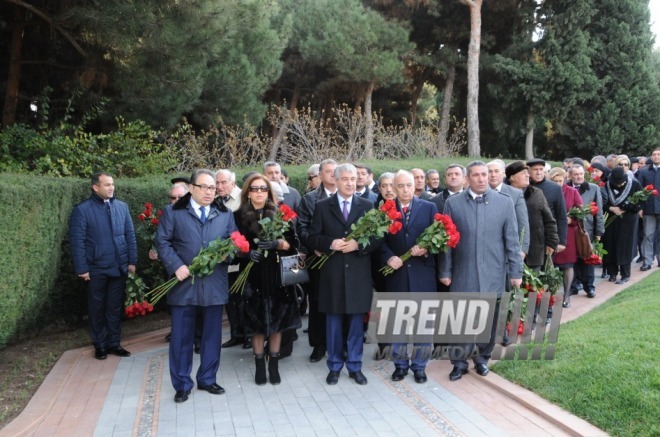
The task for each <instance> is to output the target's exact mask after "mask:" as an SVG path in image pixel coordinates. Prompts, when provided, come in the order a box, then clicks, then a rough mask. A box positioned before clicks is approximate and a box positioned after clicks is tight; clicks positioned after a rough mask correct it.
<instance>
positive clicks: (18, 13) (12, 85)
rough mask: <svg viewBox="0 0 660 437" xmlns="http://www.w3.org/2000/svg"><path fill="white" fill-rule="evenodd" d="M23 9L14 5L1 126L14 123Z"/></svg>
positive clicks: (19, 71)
mask: <svg viewBox="0 0 660 437" xmlns="http://www.w3.org/2000/svg"><path fill="white" fill-rule="evenodd" d="M25 25H26V23H25V9H23V8H21V7H19V6H14V20H13V23H12V26H13V29H12V33H11V43H10V46H9V71H8V74H7V92H6V94H5V104H4V107H3V109H2V126H4V127H7V126H11V125H13V124H14V123H16V107H17V105H18V90H19V84H20V80H21V53H22V51H23V30H24V29H25Z"/></svg>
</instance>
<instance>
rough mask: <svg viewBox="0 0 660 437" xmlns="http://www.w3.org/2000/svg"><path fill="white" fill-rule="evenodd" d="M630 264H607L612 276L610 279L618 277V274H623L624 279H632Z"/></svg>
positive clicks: (608, 271)
mask: <svg viewBox="0 0 660 437" xmlns="http://www.w3.org/2000/svg"><path fill="white" fill-rule="evenodd" d="M630 264H631V263H627V264H619V265H617V264H609V263H608V264H606V265H605V268H606V269H607V274H608V275H610V277H613V276H616V275H617V273H621V277H622V278H629V277H630Z"/></svg>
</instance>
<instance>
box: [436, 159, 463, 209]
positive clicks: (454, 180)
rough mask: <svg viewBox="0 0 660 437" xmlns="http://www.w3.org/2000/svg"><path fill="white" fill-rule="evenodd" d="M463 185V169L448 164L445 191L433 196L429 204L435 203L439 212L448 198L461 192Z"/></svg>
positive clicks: (458, 165) (460, 166) (457, 165)
mask: <svg viewBox="0 0 660 437" xmlns="http://www.w3.org/2000/svg"><path fill="white" fill-rule="evenodd" d="M464 184H465V167H463V166H462V165H460V164H449V167H447V169H446V170H445V187H446V188H445V189H444V190H442V191H440V192H439V193H438V194H436V195H435V196H433V198H432V199H430V200H431V202H433V203H435V206H436V207H437V208H438V211H439V212H442V211H443V209H444V207H445V202H446V201H447V199H449V197H451V196H453V195H454V194H458V193H460V192H461V191H463V185H464Z"/></svg>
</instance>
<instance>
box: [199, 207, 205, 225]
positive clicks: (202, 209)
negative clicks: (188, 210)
mask: <svg viewBox="0 0 660 437" xmlns="http://www.w3.org/2000/svg"><path fill="white" fill-rule="evenodd" d="M199 220H200V221H201V222H202V223H206V208H205V207H203V206H201V207H200V208H199Z"/></svg>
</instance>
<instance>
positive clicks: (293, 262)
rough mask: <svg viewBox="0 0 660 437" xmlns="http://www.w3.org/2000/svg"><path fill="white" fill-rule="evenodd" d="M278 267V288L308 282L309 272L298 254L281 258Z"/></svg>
mask: <svg viewBox="0 0 660 437" xmlns="http://www.w3.org/2000/svg"><path fill="white" fill-rule="evenodd" d="M279 265H280V268H279V272H280V278H279V282H280V286H282V287H288V286H289V285H295V284H302V283H305V282H309V272H308V271H307V267H305V261H303V259H302V258H301V257H300V254H298V253H297V254H295V255H290V256H281V257H280V262H279Z"/></svg>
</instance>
